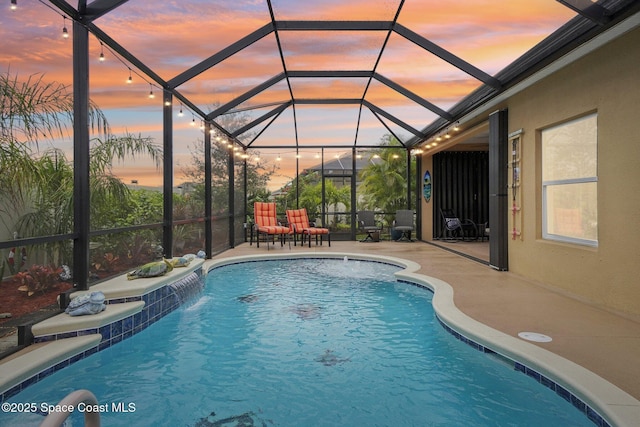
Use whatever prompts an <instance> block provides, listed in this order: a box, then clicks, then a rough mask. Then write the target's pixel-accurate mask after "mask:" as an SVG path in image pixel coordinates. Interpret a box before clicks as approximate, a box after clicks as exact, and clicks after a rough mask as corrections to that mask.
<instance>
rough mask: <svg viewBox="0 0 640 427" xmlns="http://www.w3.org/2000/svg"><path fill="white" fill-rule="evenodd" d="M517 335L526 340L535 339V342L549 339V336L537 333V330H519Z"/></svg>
mask: <svg viewBox="0 0 640 427" xmlns="http://www.w3.org/2000/svg"><path fill="white" fill-rule="evenodd" d="M518 336H519V337H520V338H522V339H524V340H527V341H535V342H549V341H551V337H550V336H548V335H544V334H539V333H537V332H519V333H518Z"/></svg>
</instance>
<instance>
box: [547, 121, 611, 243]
mask: <svg viewBox="0 0 640 427" xmlns="http://www.w3.org/2000/svg"><path fill="white" fill-rule="evenodd" d="M590 117H594V118H595V120H596V132H595V135H596V141H595V153H594V155H595V162H596V171H595V173H596V175H595V176H584V177H579V178H567V179H552V180H545V179H544V165H543V164H542V162H544V158H545V144H544V132H545V131H546V130H550V129H554V128H559V127H562V126H567V125H571V124H572V123H575V122H577V121H580V120H585V119H588V118H590ZM540 153H541V157H540V159H541V172H540V177H541V179H540V181H541V185H542V215H541V217H542V238H543V239H545V240H551V241H558V242H564V243H572V244H577V245H582V246H590V247H597V246H598V241H599V240H598V226H597V219H598V212H597V195H598V188H597V185H596V238H595V240H593V239H587V238H580V237H574V236H569V235H565V234H558V233H552V232H549V224H548V218H549V215H550V212H548V209H549V206H548V191H549V189H551V188H559V187H561V186H562V187H565V188H566V186H571V185H575V184H588V183H596V184H597V183H598V114H597V112H592V113H589V114H585V115H583V116H580V117H575V118H573V119H570V120H566V121H564V122H562V123H558V124H555V125H553V126H549V127H547V128H544V129H541V130H540ZM581 212H582V211H581Z"/></svg>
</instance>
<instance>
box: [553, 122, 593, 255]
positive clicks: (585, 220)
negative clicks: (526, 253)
mask: <svg viewBox="0 0 640 427" xmlns="http://www.w3.org/2000/svg"><path fill="white" fill-rule="evenodd" d="M597 119H598V116H597V114H590V115H588V116H585V117H581V118H579V119H576V120H572V121H569V122H565V123H562V124H560V125H557V126H554V127H551V128H547V129H544V130H543V131H542V132H541V140H542V237H543V238H544V239H549V240H559V241H564V242H570V243H577V244H583V245H589V246H597V245H598V203H597V201H598V156H597V154H598V120H597Z"/></svg>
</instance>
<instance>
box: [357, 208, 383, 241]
mask: <svg viewBox="0 0 640 427" xmlns="http://www.w3.org/2000/svg"><path fill="white" fill-rule="evenodd" d="M358 227H359V228H360V230H361V231H363V232H365V233H367V237H365V238H364V239H362V240H360V241H361V242H366V241H368V240H371V241H372V242H378V241H379V240H380V232H381V231H382V224H381V223H379V222H376V218H375V212H373V211H359V212H358Z"/></svg>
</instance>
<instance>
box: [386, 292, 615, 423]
mask: <svg viewBox="0 0 640 427" xmlns="http://www.w3.org/2000/svg"><path fill="white" fill-rule="evenodd" d="M398 281H399V282H403V283H407V284H410V285H414V286H417V287H419V288H422V289H426V290H428V291H430V292H432V293H433V290H432V289H431V288H429V287H427V286H425V285H422V284H420V283H415V282H411V281H407V280H398ZM436 319H438V323H440V325H441V326H442V327H443V328H444V330H445V331H447V332H449V333H450V334H451V335H453V337H454V338H456V339H457V340H459V341H461V342H463V343H465V344H467V345H468V346H470V347H471V348H473V349H475V350H477V351H479V352H481V353H485V354H488V355H491V356H494V357H498V358H500V359H501V360H502V361H504V362H506V363H507V364H509V365H510V366H512V367H513V369H515V370H516V371H518V372H521V373H523V374H525V375H527V376H528V377H530V378H532V379H534V380H535V381H537V382H538V383H540V384H542V385H543V386H545V387H547V388H549V389H551V390H553V391H554V392H555V393H556V394H557V395H558V396H560V397H562V398H563V399H564V400H566V401H567V402H569V403H571V404H572V405H573V406H574V407H575V408H576V409H578V410H579V411H580V412H582V413H583V414H584V415H585V416H586V417H587V418H588V419H589V420H590V421H591V422H593V423H594V424H595V425H596V426H598V427H611V424H609V423H608V422H607V421H606V420H605V419H604V418H603V417H602V415H600V414H599V413H598V411H596V410H595V409H593V408H592V407H590V406H589V405H587V404H586V403H585V402H584V401H583V400H582V399H580V398H579V397H578V396H576V395H575V394H573V393H571V392H570V391H569V390H567V389H566V388H565V387H563V386H562V385H560V384H558V383H556V382H555V381H553V380H552V379H550V378H548V377H546V376H544V375H543V374H541V373H540V372H538V371H536V370H535V369H533V368H530V367H528V366H527V365H525V364H523V363H521V362H518V361H516V360H513V359H511V358H509V357H506V356H504V355H503V354H500V353H498V352H496V351H494V350H492V349H491V348H489V347H487V346H484V345H482V344H480V343H478V342H476V341H474V340H472V339H470V338H468V337H466V336H464V335H463V334H461V333H460V332H458V331H456V330H455V329H453V328H452V327H450V326H449V325H447V324H446V323H445V322H443V321H442V319H440V317H439V316H438V315H437V314H436Z"/></svg>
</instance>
